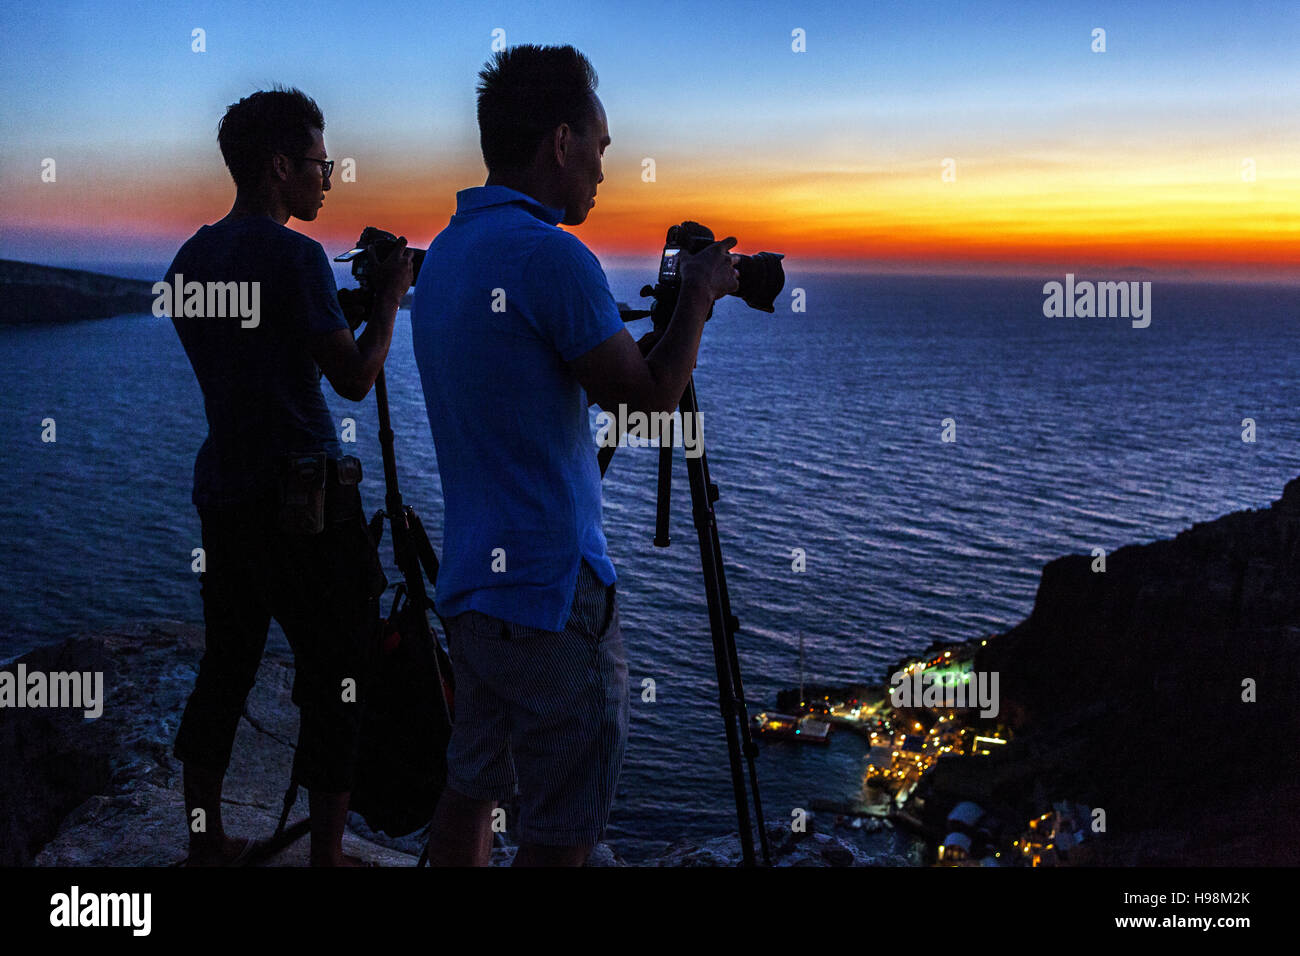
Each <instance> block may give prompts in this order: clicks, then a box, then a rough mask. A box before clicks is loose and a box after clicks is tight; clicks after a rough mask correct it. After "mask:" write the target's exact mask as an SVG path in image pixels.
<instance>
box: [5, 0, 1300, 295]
mask: <svg viewBox="0 0 1300 956" xmlns="http://www.w3.org/2000/svg"><path fill="white" fill-rule="evenodd" d="M1063 11H1064V12H1063ZM1098 27H1100V28H1103V29H1104V30H1105V31H1106V34H1105V42H1106V52H1104V53H1094V52H1093V51H1092V49H1091V47H1092V44H1093V38H1092V32H1093V30H1094V28H1098ZM195 28H201V29H202V30H204V31H205V42H206V52H201V53H199V52H193V51H192V49H191V45H192V38H191V31H192V30H194V29H195ZM498 29H499V30H504V31H505V42H506V43H507V44H516V43H572V44H574V45H575V46H577V47H578V48H579V49H581V50H582V51H583V52H585V53H586V54H587V55H588V56H589V57H590V59H591V61H592V63H593V64H594V66H595V67H596V70H597V72H598V73H599V75H600V86H599V94H600V96H601V99H602V100H603V101H604V104H605V108H606V111H607V114H608V117H609V126H610V134H611V137H612V139H613V143H612V144H611V146H610V148H609V150H608V151H607V152H606V154H605V183H604V184H603V185H602V186H601V191H600V198H599V200H598V205H597V207H596V209H595V210H594V211H593V213H592V215H591V217H590V218H589V219H588V221H587V223H586V224H585V225H583V226H581V227H579V228H577V230H576V232H577V234H578V235H579V236H580V237H581V238H582V239H583V240H584V241H585V242H586V243H587V244H588V245H589V246H591V248H592V249H593V250H594V251H595V252H596V254H597V255H598V256H600V258H601V260H602V261H603V262H605V263H606V264H607V265H620V264H631V263H633V262H636V263H640V264H643V265H644V264H646V263H647V262H648V263H651V265H650V266H649V267H650V268H652V267H653V261H654V257H655V254H656V250H657V249H658V248H659V247H660V246H661V244H662V241H663V233H664V229H665V228H666V226H667V225H669V224H670V223H672V222H676V221H680V220H682V219H686V218H691V219H697V220H699V221H702V222H704V223H706V224H707V225H710V226H712V227H713V228H714V230H715V231H716V232H718V233H719V234H734V235H736V236H738V237H739V238H740V243H741V244H740V246H739V247H738V250H737V251H743V252H754V251H757V250H759V249H771V250H776V251H782V252H785V253H787V254H788V256H789V257H790V264H792V265H793V264H795V263H798V264H800V265H803V266H807V267H814V266H816V267H833V268H842V269H856V270H863V271H900V270H901V271H920V272H972V271H987V272H1013V273H1014V272H1020V273H1025V274H1033V275H1038V274H1042V273H1044V272H1052V273H1057V272H1062V271H1064V270H1067V269H1072V270H1074V271H1076V272H1086V271H1088V270H1090V269H1091V270H1093V271H1096V270H1104V269H1106V268H1111V269H1124V268H1129V267H1141V268H1150V269H1154V270H1156V271H1157V272H1169V273H1173V274H1179V275H1189V276H1206V277H1211V276H1218V277H1236V278H1243V279H1249V278H1261V277H1263V278H1280V279H1286V278H1295V277H1296V276H1297V268H1296V267H1297V265H1298V264H1300V124H1298V123H1297V120H1298V119H1300V72H1298V71H1297V70H1296V63H1297V61H1298V60H1300V4H1297V3H1296V2H1295V0H1286V2H1276V3H1251V2H1238V3H1233V4H1230V5H1226V4H1221V3H1218V4H1215V3H1197V2H1177V3H1174V2H1170V3H1151V4H1147V3H1143V4H1140V5H1138V4H1132V3H1105V2H1100V3H1078V4H1070V3H1059V4H1058V3H1047V2H1043V3H1028V2H1026V3H1006V2H1001V3H998V2H993V3H980V2H971V3H955V2H927V3H898V4H888V3H872V4H854V3H844V2H838V3H815V4H808V3H788V2H786V3H775V2H752V3H747V2H732V3H726V4H721V3H707V2H704V3H677V2H659V3H620V4H595V3H587V2H581V0H570V2H564V3H554V4H552V3H534V2H501V3H486V4H485V3H472V4H458V3H436V4H435V3H425V2H420V3H417V2H412V3H407V2H388V3H382V4H370V3H365V4H362V3H357V2H349V3H343V2H330V0H317V2H311V3H303V2H276V3H268V2H256V3H222V4H213V5H209V4H203V3H194V4H184V5H180V4H175V5H168V4H143V3H133V4H125V3H112V2H90V3H57V2H53V3H41V4H6V5H5V6H4V8H3V12H0V54H2V55H0V73H2V74H3V91H4V100H3V106H0V257H3V258H17V259H25V260H30V261H36V262H45V263H50V264H55V265H85V264H90V263H112V262H121V263H124V264H130V263H137V264H140V265H141V266H142V267H145V266H150V265H151V264H154V263H159V262H161V263H163V264H165V263H166V262H167V261H168V260H169V259H170V257H171V255H172V253H174V251H175V250H176V248H177V246H179V244H180V243H181V242H183V241H184V240H185V239H186V238H187V237H188V236H189V235H191V234H192V233H193V232H194V230H195V229H197V227H198V226H199V225H201V224H203V223H206V222H212V221H215V220H216V219H219V218H221V216H223V215H224V214H225V212H226V211H227V209H228V208H229V205H230V202H231V200H232V198H233V194H234V192H233V186H232V184H231V182H230V179H229V176H228V174H227V173H226V171H225V168H224V166H223V165H222V162H221V156H220V154H219V152H218V150H217V144H216V124H217V121H218V119H219V118H220V117H221V114H222V113H223V111H224V109H225V107H226V106H227V105H228V104H230V103H233V102H235V101H236V100H237V99H239V98H240V97H241V96H244V95H247V94H248V93H249V92H252V91H253V90H255V89H258V88H265V87H269V86H270V85H271V84H273V83H282V84H287V85H294V86H298V87H301V88H302V89H303V90H304V91H306V92H307V93H309V94H310V95H311V96H313V97H314V98H315V99H316V100H317V102H318V103H319V104H320V106H321V108H322V110H323V111H324V113H325V119H326V129H325V142H326V146H327V148H328V151H329V155H330V156H331V157H333V158H334V159H336V160H343V159H345V158H352V159H354V160H355V162H356V172H357V176H356V181H355V182H343V181H341V178H340V175H339V171H338V170H336V172H335V181H334V183H333V187H334V188H333V189H332V190H331V192H330V193H329V196H328V198H327V201H326V205H325V207H324V209H323V210H322V213H321V216H320V218H319V219H318V220H317V221H316V222H315V223H311V224H306V225H304V224H301V223H296V222H291V223H290V224H291V225H293V226H295V227H296V228H301V229H302V230H303V231H304V232H306V233H308V234H309V235H312V236H313V237H315V238H317V239H319V240H320V241H321V242H322V243H324V244H325V246H326V248H327V249H329V250H330V251H332V252H333V251H341V249H343V248H346V247H347V246H348V245H349V244H350V242H351V241H352V240H353V239H354V238H355V237H356V235H357V233H358V232H359V231H360V229H361V227H362V226H363V225H367V224H372V225H378V226H382V227H384V228H387V229H391V230H392V231H394V232H399V233H404V234H405V235H407V236H408V237H409V238H410V240H411V242H412V244H414V245H419V246H424V245H427V244H428V242H429V241H430V240H431V239H432V238H433V236H434V235H436V233H437V232H438V231H439V230H440V229H441V228H442V227H443V226H444V225H446V222H447V219H448V217H449V216H450V215H451V213H452V211H453V209H454V206H455V193H456V191H457V190H458V189H462V188H465V187H467V186H474V185H480V184H481V183H482V182H483V180H484V178H485V172H484V169H483V165H482V160H481V157H480V155H479V152H478V133H477V126H476V123H475V114H474V84H475V79H476V73H477V71H478V69H479V68H480V67H481V66H482V65H483V63H484V61H485V60H486V59H487V58H488V57H489V56H490V54H491V51H492V43H493V31H494V30H498ZM796 29H798V30H802V31H804V35H805V36H806V52H794V50H792V42H793V39H792V31H795V30H796ZM47 158H50V159H53V160H54V161H55V169H56V180H55V182H53V183H47V182H42V179H41V173H42V161H43V160H45V159H47ZM647 158H650V159H653V160H654V164H655V181H654V182H644V181H643V180H642V169H643V160H645V159H647ZM945 159H952V160H953V161H954V164H955V166H954V168H955V181H951V182H945V181H944V180H943V178H942V176H941V173H942V170H943V166H942V164H943V161H944V160H945ZM1252 164H1253V171H1254V181H1247V178H1246V177H1244V176H1243V170H1244V169H1245V170H1247V171H1249V169H1250V168H1251V166H1252Z"/></svg>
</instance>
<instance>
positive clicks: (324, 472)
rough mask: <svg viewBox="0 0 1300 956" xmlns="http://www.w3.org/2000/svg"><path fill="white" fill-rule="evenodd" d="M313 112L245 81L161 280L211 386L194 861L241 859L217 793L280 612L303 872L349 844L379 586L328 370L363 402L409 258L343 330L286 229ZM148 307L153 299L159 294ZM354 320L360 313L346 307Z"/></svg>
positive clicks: (196, 697) (325, 177)
mask: <svg viewBox="0 0 1300 956" xmlns="http://www.w3.org/2000/svg"><path fill="white" fill-rule="evenodd" d="M324 127H325V121H324V118H323V117H322V116H321V112H320V109H319V108H318V107H317V106H316V104H315V103H314V102H313V101H312V100H311V99H310V98H309V97H307V96H306V95H304V94H303V93H301V92H300V91H298V90H292V89H290V90H283V89H276V90H272V91H261V92H257V93H254V94H252V95H251V96H248V97H246V98H244V99H242V100H240V101H239V102H238V103H236V104H235V105H233V106H231V107H230V108H229V109H228V110H227V111H226V114H225V116H224V118H223V119H222V121H221V124H220V127H219V131H218V134H217V138H218V142H219V144H220V146H221V153H222V156H223V158H224V159H225V161H226V165H227V166H228V167H229V169H230V173H231V176H232V177H233V178H234V181H235V187H236V196H235V202H234V205H233V207H232V208H231V210H230V212H229V213H228V214H227V215H226V216H225V218H223V219H221V220H220V221H219V222H216V223H214V224H212V225H208V226H203V227H202V228H200V229H199V231H198V232H197V233H195V234H194V236H192V237H191V238H190V239H189V240H188V241H187V242H186V243H185V245H183V246H182V247H181V249H180V251H179V252H178V253H177V254H176V258H175V259H174V260H173V262H172V264H171V266H170V268H169V269H168V270H167V274H166V275H165V276H164V279H163V282H161V283H159V284H158V285H155V287H154V290H155V293H157V294H158V295H159V301H160V302H162V303H165V305H166V307H165V308H164V309H162V310H161V311H165V312H166V314H169V315H171V317H172V321H173V324H174V325H175V327H176V332H177V334H178V335H179V336H180V339H181V343H182V344H183V345H184V347H185V353H186V355H188V356H189V360H190V364H191V365H192V366H193V368H194V374H195V376H196V377H197V379H198V382H199V386H200V388H201V389H202V391H203V405H204V412H205V414H206V416H207V421H208V435H207V437H206V438H205V439H204V441H203V445H202V447H201V448H200V449H199V453H198V457H197V459H196V461H195V463H194V491H193V503H194V505H195V506H197V508H198V511H199V517H200V521H201V524H202V529H203V561H204V569H203V572H202V574H201V575H200V581H201V590H202V594H203V614H204V622H205V625H206V636H205V649H204V655H203V659H202V661H201V662H200V664H199V674H198V678H197V680H196V681H195V685H194V692H193V694H192V695H191V696H190V699H189V702H188V704H187V705H186V708H185V714H184V716H183V717H182V719H181V726H180V729H179V731H178V733H177V737H176V747H175V753H176V756H177V758H178V759H179V760H181V762H182V763H183V764H184V766H185V809H186V815H187V823H188V825H189V831H190V835H189V843H190V855H189V859H188V862H189V863H190V864H192V865H231V864H236V865H237V864H238V863H240V862H242V861H243V860H245V859H246V858H247V857H248V856H249V854H250V852H251V851H252V849H253V844H252V841H251V840H247V839H242V840H241V839H235V838H233V837H230V836H227V835H226V833H225V830H224V828H223V826H222V822H221V786H222V780H223V778H224V776H225V771H226V768H227V766H228V765H229V762H230V756H231V750H232V747H233V743H234V737H235V730H236V728H237V726H238V723H239V717H240V714H241V713H242V711H243V707H244V700H245V698H246V697H247V695H248V692H249V690H250V689H251V688H252V685H253V681H254V679H255V677H256V674H257V668H258V664H259V662H260V660H261V657H262V651H263V648H264V646H265V643H266V634H267V628H268V627H269V625H270V620H271V618H272V617H274V618H275V619H276V620H277V621H278V622H279V623H280V625H281V627H282V628H283V629H284V633H285V636H286V637H287V638H288V640H289V643H290V645H291V646H292V648H293V652H294V666H295V678H294V688H293V699H294V702H295V703H296V704H297V705H298V708H299V713H300V726H299V740H298V746H297V749H296V750H295V753H294V768H293V774H294V780H295V781H296V782H297V783H299V784H301V785H303V786H304V787H306V788H307V790H308V792H309V796H310V804H311V828H312V839H311V860H312V864H313V865H318V866H340V865H358V864H359V863H360V862H361V861H359V860H357V859H356V858H355V857H348V856H345V855H344V854H343V851H342V836H343V825H344V822H345V820H346V818H347V809H348V800H349V797H350V791H351V789H352V773H353V768H354V764H355V759H356V740H357V732H358V728H359V723H360V714H359V712H358V708H359V706H360V704H359V703H358V697H359V692H358V694H349V693H348V692H347V690H348V684H347V682H348V681H349V680H351V681H352V682H353V683H352V685H351V686H352V687H353V688H357V687H359V686H360V685H361V684H362V683H363V681H364V674H363V673H362V671H363V648H364V641H365V639H366V637H367V636H368V635H370V634H372V633H373V629H374V627H375V624H376V622H377V620H378V605H377V601H376V599H377V597H378V595H379V594H380V593H382V591H383V588H384V586H385V581H384V577H383V571H382V569H381V567H380V565H379V561H378V556H377V554H376V551H375V546H374V544H373V542H371V540H370V538H369V535H368V533H367V531H366V527H365V518H364V514H363V512H362V508H361V498H360V493H359V491H358V489H357V481H358V480H359V478H360V475H359V467H356V466H355V459H347V458H341V450H340V447H339V442H338V437H337V435H336V433H335V429H334V422H333V420H332V419H331V417H330V413H329V409H328V407H327V406H326V404H325V398H324V395H323V394H322V392H321V385H320V378H321V375H322V374H324V376H325V377H326V378H328V379H329V382H330V385H331V386H333V388H334V389H335V391H337V392H338V393H339V394H340V395H342V396H343V397H344V398H348V399H351V400H352V401H360V400H361V399H362V398H364V397H365V396H366V394H367V393H368V392H369V391H370V388H371V386H372V385H373V384H374V381H375V378H376V376H377V375H378V373H379V372H380V370H381V369H382V368H383V364H384V359H385V358H386V356H387V354H388V346H389V343H390V341H391V339H392V332H393V322H394V320H395V317H396V314H397V308H398V305H399V303H400V301H401V297H402V295H403V294H404V293H405V291H406V290H407V289H408V288H409V287H410V285H411V276H412V266H411V253H410V252H409V251H407V250H406V248H405V240H404V239H403V240H401V241H400V242H399V244H398V248H397V249H396V250H395V251H394V252H393V253H392V255H390V257H389V258H388V259H386V260H385V261H383V262H381V263H377V264H376V265H375V267H374V270H373V272H374V275H375V294H374V297H373V300H372V302H371V304H370V306H369V312H368V314H367V315H365V316H364V318H365V319H366V320H367V321H366V331H365V332H364V333H363V334H362V335H361V336H360V337H359V338H355V339H354V338H353V334H352V332H351V330H350V329H349V323H348V321H347V319H345V317H344V314H343V311H342V309H341V308H340V304H339V294H338V291H337V289H336V287H335V284H334V276H333V273H332V272H331V270H330V265H329V260H328V259H327V257H326V255H325V251H324V250H323V249H322V248H321V246H320V244H319V243H318V242H315V241H314V240H312V239H309V238H308V237H306V236H304V235H302V234H301V233H298V232H295V231H293V230H292V229H288V228H286V226H285V223H286V222H287V221H288V220H289V218H290V217H294V218H297V219H301V220H304V221H311V220H313V219H315V218H316V216H317V213H318V212H319V210H320V208H321V206H322V205H324V201H325V193H326V192H327V191H328V190H329V188H330V181H329V176H330V172H331V170H332V168H333V165H334V164H333V162H332V161H331V160H329V159H327V158H326V153H325V142H324V137H323V131H324ZM156 308H157V307H156ZM358 318H361V316H358Z"/></svg>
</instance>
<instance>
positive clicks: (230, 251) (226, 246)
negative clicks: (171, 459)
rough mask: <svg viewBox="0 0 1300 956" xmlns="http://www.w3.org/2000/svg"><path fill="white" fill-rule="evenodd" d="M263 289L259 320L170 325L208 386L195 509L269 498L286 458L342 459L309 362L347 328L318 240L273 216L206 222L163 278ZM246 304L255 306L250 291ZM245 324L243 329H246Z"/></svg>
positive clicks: (177, 320) (188, 320) (176, 320)
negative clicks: (320, 342)
mask: <svg viewBox="0 0 1300 956" xmlns="http://www.w3.org/2000/svg"><path fill="white" fill-rule="evenodd" d="M177 273H180V274H181V276H183V280H182V281H183V282H184V284H185V285H188V284H189V283H191V282H199V283H205V284H206V283H209V282H241V283H243V282H247V283H254V282H255V283H258V286H257V297H256V302H257V304H258V315H257V319H256V324H255V325H254V324H253V323H252V321H251V320H248V319H242V318H241V317H240V316H239V315H238V314H235V315H233V316H231V317H227V318H216V317H204V318H198V317H181V314H182V312H183V309H182V308H181V307H180V305H179V304H177V305H176V306H175V307H174V308H173V310H172V313H171V314H172V324H173V325H174V326H175V327H176V333H177V334H178V335H179V336H180V339H181V344H182V345H184V347H185V354H186V355H188V356H189V359H190V364H191V365H192V366H193V367H194V374H195V376H196V377H197V378H198V380H199V387H200V388H201V389H202V390H203V407H204V412H205V413H206V415H207V419H208V436H207V438H206V439H205V440H204V442H203V445H202V447H200V448H199V454H198V458H197V459H196V460H195V462H194V496H193V501H194V504H195V505H197V506H199V507H210V506H219V507H225V506H232V505H240V504H246V503H248V502H249V501H251V500H253V499H256V498H262V497H264V496H266V495H268V494H270V493H271V492H272V491H273V489H274V487H275V481H276V471H277V462H278V460H279V459H280V458H282V457H283V456H285V455H290V454H306V453H313V452H316V453H318V452H322V451H323V452H325V454H326V455H327V456H328V457H330V458H337V457H339V455H340V454H341V451H340V448H339V442H338V435H337V433H336V432H335V430H334V421H333V419H332V418H331V417H330V412H329V408H328V407H327V406H326V404H325V396H324V395H323V394H321V386H320V370H319V368H317V366H316V363H315V361H314V360H313V359H312V356H311V352H310V350H309V343H310V341H311V339H312V337H313V336H317V335H321V334H326V333H329V332H334V331H336V330H338V329H346V328H347V327H348V324H347V320H346V319H344V317H343V312H342V310H341V309H340V308H339V301H338V290H337V288H336V286H335V284H334V273H333V272H332V271H331V270H330V265H329V260H328V259H327V258H326V256H325V250H324V249H322V248H321V245H320V243H318V242H316V241H315V240H313V239H309V238H308V237H307V236H304V235H302V234H301V233H298V232H294V231H293V230H292V229H288V228H286V227H284V226H282V225H280V224H279V223H277V222H275V221H274V220H273V219H271V218H270V217H267V216H260V217H255V218H250V219H240V220H236V221H233V222H226V223H217V224H216V225H212V226H203V227H202V228H201V229H199V231H198V232H196V233H195V234H194V235H193V236H192V237H191V238H190V239H189V240H188V241H187V242H186V243H185V245H183V246H181V249H180V251H179V252H178V253H176V258H175V259H174V260H172V264H171V267H170V268H169V269H168V270H167V274H166V276H165V277H164V281H166V282H167V283H168V284H169V285H174V284H175V283H176V281H177V280H176V275H177ZM244 301H245V302H252V301H254V300H253V298H252V287H251V286H249V287H245V300H244ZM246 326H247V327H246Z"/></svg>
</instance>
